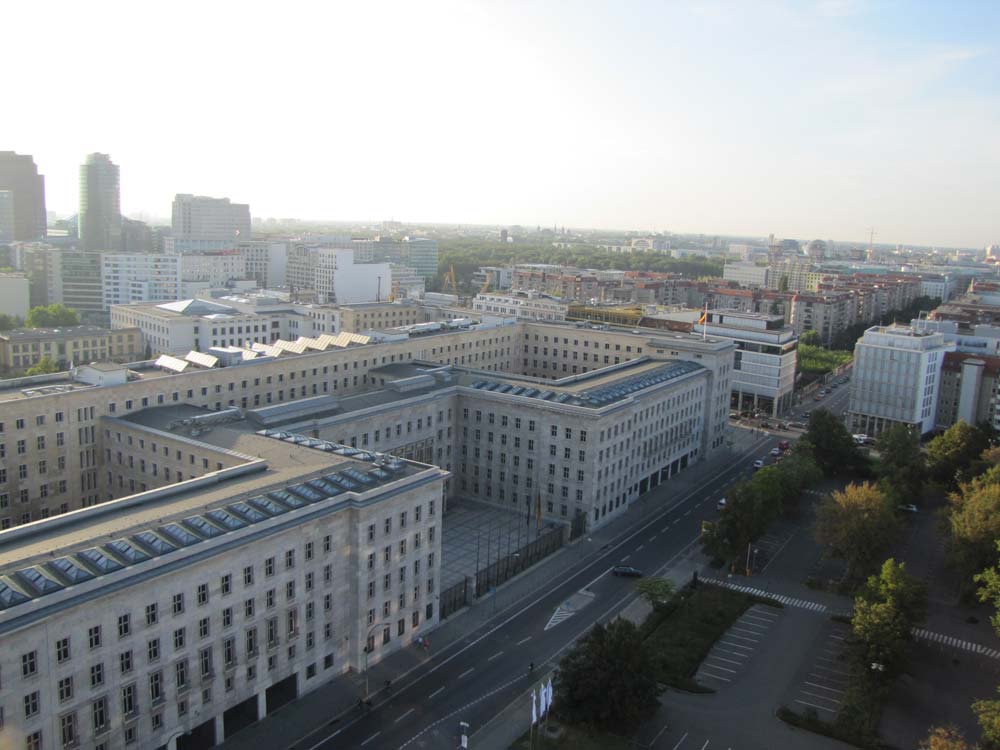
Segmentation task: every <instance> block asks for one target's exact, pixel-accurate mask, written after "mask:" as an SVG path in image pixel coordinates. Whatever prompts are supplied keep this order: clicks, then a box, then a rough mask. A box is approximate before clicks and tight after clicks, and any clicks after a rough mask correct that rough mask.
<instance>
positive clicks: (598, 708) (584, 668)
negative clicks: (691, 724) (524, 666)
mask: <svg viewBox="0 0 1000 750" xmlns="http://www.w3.org/2000/svg"><path fill="white" fill-rule="evenodd" d="M657 693H658V689H657V686H656V678H655V675H654V672H653V667H652V661H651V660H650V659H649V657H648V653H647V648H646V645H645V642H644V641H643V640H642V638H641V637H640V636H639V631H638V629H637V628H636V626H635V625H633V624H632V623H631V622H629V621H628V620H622V619H618V620H614V621H613V622H611V623H609V624H608V625H606V626H605V625H602V624H600V623H598V624H596V625H594V627H593V628H592V629H591V631H590V632H589V633H588V634H587V635H586V636H584V637H583V638H582V639H581V640H580V642H579V643H577V645H576V646H575V647H574V648H573V650H572V651H570V652H569V653H568V654H566V656H564V657H563V659H562V661H561V662H559V679H558V681H557V682H556V693H555V706H556V709H557V710H558V712H559V716H560V717H562V718H563V719H565V720H566V721H568V722H569V723H571V724H589V725H592V726H594V727H596V728H598V729H602V730H606V731H612V732H617V733H626V732H630V731H631V730H633V729H634V728H635V727H636V726H638V725H639V723H640V722H641V721H642V720H643V719H645V718H647V717H648V716H650V715H652V714H653V713H654V712H655V711H656V708H657V707H658V705H659V703H658V701H657Z"/></svg>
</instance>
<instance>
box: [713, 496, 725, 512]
mask: <svg viewBox="0 0 1000 750" xmlns="http://www.w3.org/2000/svg"><path fill="white" fill-rule="evenodd" d="M715 509H716V510H717V511H719V512H720V513H721V512H722V511H724V510H725V509H726V498H724V497H723V498H719V502H717V503H716V504H715Z"/></svg>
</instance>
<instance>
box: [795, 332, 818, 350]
mask: <svg viewBox="0 0 1000 750" xmlns="http://www.w3.org/2000/svg"><path fill="white" fill-rule="evenodd" d="M799 344H800V345H801V344H806V345H808V346H823V339H821V338H820V335H819V331H803V332H802V335H801V336H799Z"/></svg>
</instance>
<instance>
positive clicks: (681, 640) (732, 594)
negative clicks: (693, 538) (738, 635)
mask: <svg viewBox="0 0 1000 750" xmlns="http://www.w3.org/2000/svg"><path fill="white" fill-rule="evenodd" d="M753 601H754V598H753V597H750V596H747V595H746V594H742V593H740V592H738V591H731V590H729V589H724V588H722V587H720V586H699V587H698V588H696V589H693V590H691V589H685V590H683V591H682V592H680V593H679V594H678V595H677V596H676V597H674V600H673V601H672V602H671V604H670V605H668V606H667V607H663V608H661V609H662V610H663V611H658V612H653V613H652V614H651V615H650V618H649V620H647V623H650V621H652V624H651V625H650V626H649V627H647V623H644V624H643V629H642V631H641V632H642V633H643V636H644V637H645V639H646V644H647V645H648V646H649V651H650V659H651V660H652V662H653V668H654V670H655V671H656V679H657V681H659V682H661V683H664V684H666V685H670V686H672V687H675V688H679V689H681V690H689V691H692V692H714V691H712V690H711V689H710V688H706V687H704V686H702V685H699V684H698V683H697V682H695V681H694V679H693V675H694V673H695V670H696V669H697V668H698V665H699V664H701V662H702V660H703V659H704V658H705V656H706V655H707V654H708V652H709V650H711V648H712V645H713V644H714V643H715V642H716V641H717V640H718V639H719V638H720V637H721V636H722V634H723V633H725V632H726V631H727V630H728V629H729V626H730V625H732V624H733V623H734V622H735V621H736V620H737V619H738V618H739V617H740V615H742V614H743V613H744V612H745V611H746V609H747V607H749V606H750V604H751V603H753Z"/></svg>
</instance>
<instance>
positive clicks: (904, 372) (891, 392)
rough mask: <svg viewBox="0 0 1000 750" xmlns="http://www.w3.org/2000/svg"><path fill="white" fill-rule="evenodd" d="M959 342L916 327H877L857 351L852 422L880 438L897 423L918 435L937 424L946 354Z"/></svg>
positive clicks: (852, 425)
mask: <svg viewBox="0 0 1000 750" xmlns="http://www.w3.org/2000/svg"><path fill="white" fill-rule="evenodd" d="M955 349H956V344H955V343H954V342H949V341H947V340H946V338H945V336H944V334H941V333H936V332H932V331H928V330H924V329H921V328H916V327H914V326H873V327H872V328H869V329H868V330H867V331H865V333H864V336H862V337H861V338H860V339H859V340H858V343H857V345H856V346H855V347H854V374H853V377H852V378H851V386H850V388H851V394H850V403H849V406H848V411H847V414H846V420H847V424H848V425H849V427H850V429H851V431H852V432H854V433H862V434H865V435H870V436H872V437H876V436H878V435H880V434H881V433H882V432H884V431H885V430H887V429H889V428H890V427H893V426H895V425H897V424H905V425H909V426H911V427H912V428H913V429H915V430H916V431H917V432H918V433H919V434H921V435H923V434H925V433H928V432H931V431H932V430H933V429H934V428H935V424H936V411H937V402H938V391H939V388H940V384H941V368H942V366H943V364H944V359H945V354H946V353H948V352H952V351H955Z"/></svg>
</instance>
